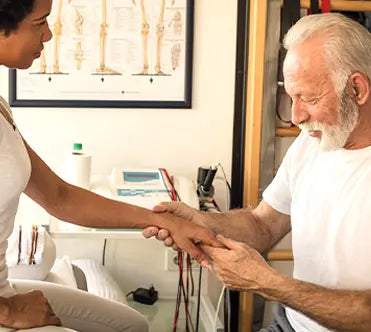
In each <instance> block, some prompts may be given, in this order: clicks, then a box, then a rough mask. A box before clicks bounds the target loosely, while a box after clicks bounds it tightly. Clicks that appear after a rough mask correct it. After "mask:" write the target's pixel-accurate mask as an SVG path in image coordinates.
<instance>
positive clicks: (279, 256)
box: [268, 250, 294, 262]
mask: <svg viewBox="0 0 371 332" xmlns="http://www.w3.org/2000/svg"><path fill="white" fill-rule="evenodd" d="M293 259H294V257H293V255H292V251H291V250H273V251H270V252H269V253H268V261H271V262H272V261H292V260H293Z"/></svg>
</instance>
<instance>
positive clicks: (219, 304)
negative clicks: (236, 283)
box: [213, 286, 225, 332]
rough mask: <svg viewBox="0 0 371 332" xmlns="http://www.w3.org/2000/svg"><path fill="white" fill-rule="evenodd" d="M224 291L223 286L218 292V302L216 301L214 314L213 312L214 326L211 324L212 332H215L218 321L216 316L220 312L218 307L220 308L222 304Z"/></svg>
mask: <svg viewBox="0 0 371 332" xmlns="http://www.w3.org/2000/svg"><path fill="white" fill-rule="evenodd" d="M224 291H225V286H223V288H222V291H221V292H220V296H219V300H218V305H217V307H216V312H215V317H214V324H213V332H216V322H217V321H218V315H219V311H220V307H221V303H222V299H223V295H224Z"/></svg>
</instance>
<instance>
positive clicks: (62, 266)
mask: <svg viewBox="0 0 371 332" xmlns="http://www.w3.org/2000/svg"><path fill="white" fill-rule="evenodd" d="M44 281H47V282H53V283H55V284H60V285H64V286H69V287H72V288H77V284H76V279H75V276H74V273H73V269H72V264H71V260H70V258H69V257H68V256H63V257H62V258H57V259H56V260H55V263H54V265H53V267H52V269H51V270H50V272H49V274H48V275H47V276H46V278H45V280H44Z"/></svg>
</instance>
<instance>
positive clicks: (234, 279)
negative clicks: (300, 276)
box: [142, 202, 275, 293]
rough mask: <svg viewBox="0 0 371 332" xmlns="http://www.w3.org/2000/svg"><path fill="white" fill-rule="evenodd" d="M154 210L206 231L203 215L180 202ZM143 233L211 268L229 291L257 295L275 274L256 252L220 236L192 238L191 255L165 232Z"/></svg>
mask: <svg viewBox="0 0 371 332" xmlns="http://www.w3.org/2000/svg"><path fill="white" fill-rule="evenodd" d="M153 211H154V212H157V213H165V212H167V213H171V214H172V215H174V216H175V217H178V219H179V218H182V219H184V221H183V222H184V223H185V224H187V222H188V223H192V224H193V225H194V227H195V228H196V229H200V226H201V228H206V229H207V228H208V227H207V215H206V214H202V213H200V212H199V211H197V210H195V209H192V208H190V207H189V206H187V205H185V204H184V203H181V202H163V203H160V204H159V205H157V206H155V207H154V208H153ZM188 225H189V224H188ZM192 228H193V227H191V228H190V229H192ZM206 229H205V230H206ZM187 231H188V230H187ZM198 232H199V231H198ZM142 234H143V236H144V237H146V238H151V237H156V238H157V239H158V240H160V241H163V242H164V245H165V246H168V247H173V248H174V249H175V250H177V249H178V248H181V249H183V250H185V251H188V252H189V254H190V255H191V256H192V257H193V258H195V259H196V260H197V261H198V262H199V263H200V264H201V265H202V266H203V267H207V268H211V269H212V270H213V271H214V272H215V273H216V275H217V277H218V279H219V280H220V281H221V282H222V283H223V284H224V285H225V286H226V287H228V288H230V289H234V290H253V291H256V292H258V293H259V292H260V291H261V290H262V289H264V287H266V286H267V283H269V280H270V279H271V278H270V276H272V275H274V274H275V271H274V270H273V269H272V268H271V267H270V266H269V265H268V264H267V263H266V261H265V260H264V258H263V257H262V256H261V255H260V254H259V253H258V252H257V251H256V250H255V249H253V248H251V247H249V246H248V245H246V244H244V243H241V242H237V241H234V240H232V239H228V238H225V237H223V236H222V235H217V236H216V238H215V240H216V241H210V240H207V241H203V236H200V237H199V238H195V239H194V243H196V245H197V246H195V248H197V250H194V248H192V250H191V252H190V251H189V250H188V249H187V248H185V247H184V246H182V245H181V244H180V243H179V242H178V241H177V239H176V238H174V236H173V235H172V234H171V232H169V231H168V230H166V229H159V228H157V227H153V226H151V227H147V228H145V229H144V230H143V232H142ZM183 235H184V236H186V235H185V234H183ZM188 237H192V235H191V236H188ZM206 239H208V238H207V237H206Z"/></svg>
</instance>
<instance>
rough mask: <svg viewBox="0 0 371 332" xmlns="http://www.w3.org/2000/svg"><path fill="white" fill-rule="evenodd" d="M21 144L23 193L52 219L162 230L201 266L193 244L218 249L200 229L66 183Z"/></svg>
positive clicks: (202, 260)
mask: <svg viewBox="0 0 371 332" xmlns="http://www.w3.org/2000/svg"><path fill="white" fill-rule="evenodd" d="M25 144H26V148H27V151H28V154H29V156H30V159H31V165H32V173H31V178H30V181H29V183H28V185H27V188H26V190H25V193H26V194H27V195H28V196H29V197H30V198H31V199H33V200H34V201H35V202H37V203H38V204H40V205H41V206H42V207H43V208H44V209H45V210H46V211H47V212H48V213H50V214H51V215H53V216H55V217H56V218H58V219H61V220H65V221H69V222H72V223H74V224H77V225H81V226H88V227H95V228H145V227H148V226H157V227H160V228H164V229H167V230H168V231H169V232H170V234H171V236H172V238H173V239H174V241H175V242H176V243H177V245H178V246H179V247H180V248H181V249H183V250H185V251H187V252H188V253H189V254H190V255H191V256H192V257H194V258H195V259H196V260H197V261H198V262H199V263H201V264H203V265H207V264H208V263H207V257H206V256H205V254H204V253H203V252H202V251H201V250H200V249H199V248H198V247H197V246H196V245H195V243H205V244H209V245H211V246H219V247H220V246H221V244H220V242H219V241H217V240H216V239H215V238H214V236H212V234H211V233H210V232H209V231H208V230H206V229H205V228H204V227H201V226H197V225H192V224H185V223H183V222H182V220H181V219H180V218H177V217H175V216H172V215H171V214H168V213H166V214H156V213H154V212H152V211H150V210H147V209H144V208H141V207H137V206H134V205H130V204H125V203H122V202H118V201H115V200H112V199H108V198H104V197H102V196H99V195H97V194H95V193H92V192H90V191H88V190H85V189H82V188H79V187H76V186H73V185H70V184H68V183H66V182H65V181H63V180H62V179H61V178H59V177H58V176H57V175H56V174H55V173H54V172H53V171H52V170H51V169H50V168H49V167H48V166H47V165H46V164H45V163H44V162H43V161H42V160H41V159H40V157H39V156H38V155H37V154H36V153H35V152H34V151H33V150H32V149H31V148H30V147H29V146H28V145H27V143H25Z"/></svg>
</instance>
